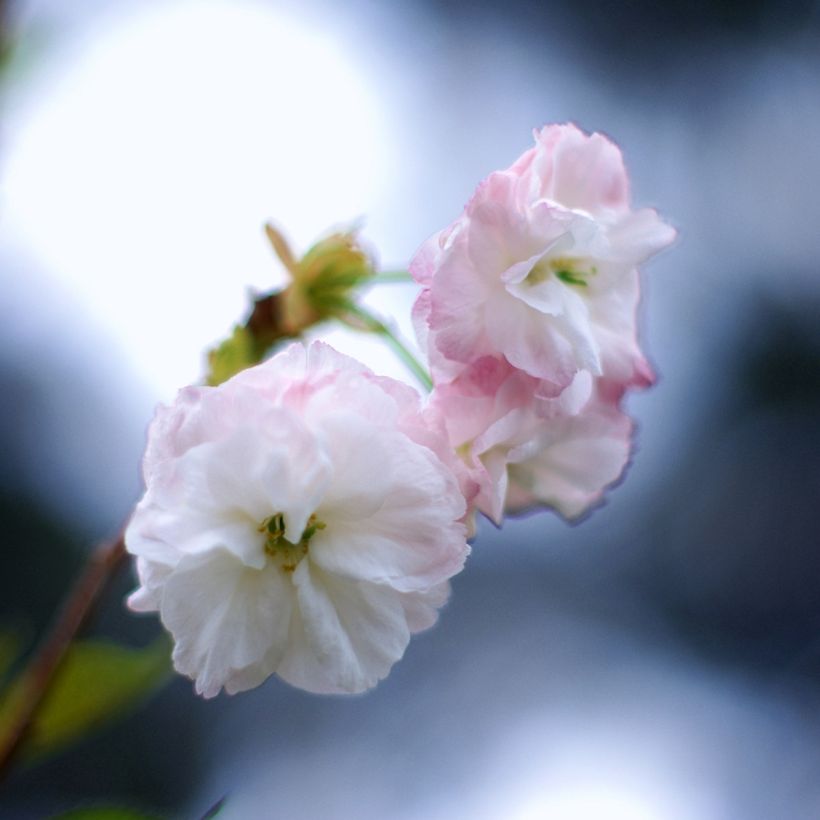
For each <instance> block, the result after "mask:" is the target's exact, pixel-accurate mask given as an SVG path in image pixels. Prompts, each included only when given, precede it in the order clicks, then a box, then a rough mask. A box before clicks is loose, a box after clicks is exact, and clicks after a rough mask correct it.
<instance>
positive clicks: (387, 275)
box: [366, 270, 415, 285]
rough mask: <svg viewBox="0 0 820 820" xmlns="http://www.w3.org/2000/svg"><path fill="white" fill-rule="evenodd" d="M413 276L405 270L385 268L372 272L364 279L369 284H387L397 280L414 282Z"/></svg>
mask: <svg viewBox="0 0 820 820" xmlns="http://www.w3.org/2000/svg"><path fill="white" fill-rule="evenodd" d="M414 281H415V280H414V279H413V277H412V276H411V275H410V274H409V273H408V272H407V271H406V270H385V271H380V272H379V273H374V274H373V276H371V277H370V278H369V279H367V280H366V282H367V284H371V285H389V284H393V283H397V282H414Z"/></svg>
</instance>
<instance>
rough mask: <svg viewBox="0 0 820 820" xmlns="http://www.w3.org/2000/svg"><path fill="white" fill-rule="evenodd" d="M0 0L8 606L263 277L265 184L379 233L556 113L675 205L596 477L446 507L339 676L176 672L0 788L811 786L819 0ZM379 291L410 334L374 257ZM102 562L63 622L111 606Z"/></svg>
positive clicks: (540, 797)
mask: <svg viewBox="0 0 820 820" xmlns="http://www.w3.org/2000/svg"><path fill="white" fill-rule="evenodd" d="M0 9H2V11H1V12H0V14H1V15H2V17H1V18H0V19H2V34H3V40H4V44H3V53H4V54H5V55H6V59H5V62H4V69H3V72H2V74H0V83H1V84H2V86H1V87H0V115H1V120H0V283H1V284H2V289H1V290H0V294H2V295H1V296H0V422H2V423H0V448H2V449H1V450H0V452H2V457H0V532H2V550H1V551H0V618H2V620H3V622H4V623H13V624H15V625H16V626H17V627H18V628H19V629H20V630H22V632H23V634H25V635H26V636H27V637H28V640H29V643H31V642H32V641H33V640H34V639H35V638H36V636H37V635H38V634H39V633H40V631H41V630H42V629H43V627H44V626H45V625H46V623H47V622H48V619H49V616H50V614H51V613H52V611H53V609H54V607H55V606H56V605H57V602H58V601H59V600H60V597H61V594H62V593H63V591H64V590H65V588H66V585H67V583H68V580H69V579H70V578H71V577H72V576H73V575H74V573H76V571H77V570H78V568H79V567H80V566H81V564H82V560H83V556H84V554H85V553H86V551H87V550H88V549H89V547H90V545H91V544H92V543H93V542H95V541H97V540H99V539H100V538H102V537H104V536H107V535H109V534H111V533H112V532H113V531H115V530H116V529H117V527H118V525H119V524H120V522H121V521H122V520H123V519H124V518H125V517H126V516H127V514H128V511H129V509H130V507H131V506H132V505H133V503H134V501H135V500H136V498H137V497H138V494H139V492H140V481H139V475H138V463H139V458H140V455H141V451H142V447H143V441H144V432H145V427H146V424H147V422H148V420H149V418H150V416H151V413H152V410H153V407H154V405H155V404H156V403H157V402H158V401H168V400H170V399H171V398H172V397H173V394H174V391H175V390H176V388H178V387H179V386H181V385H183V384H186V383H190V382H192V381H196V380H198V379H200V378H201V376H202V373H203V350H204V349H205V347H207V346H209V345H211V344H213V343H214V342H215V341H217V340H218V339H219V338H221V337H222V336H223V335H224V334H225V332H226V331H227V330H228V328H229V327H230V326H231V325H232V324H233V323H234V322H235V321H237V320H238V319H239V318H240V316H241V315H242V313H243V310H244V305H245V299H246V294H247V291H248V289H258V290H262V289H268V288H270V287H272V286H273V285H275V284H276V283H277V282H280V281H282V275H283V274H282V271H281V270H280V268H279V267H278V263H277V262H276V261H275V259H274V258H273V256H272V254H271V252H270V249H269V247H268V245H267V243H266V240H265V238H264V235H263V233H262V225H263V223H264V222H265V221H266V220H268V219H271V220H273V221H274V222H275V223H276V224H278V225H279V226H280V227H281V228H282V229H283V230H284V231H285V232H286V233H287V234H288V235H289V236H290V237H291V238H292V240H293V242H294V244H295V245H296V246H297V247H299V248H301V249H304V248H306V246H307V245H308V243H310V242H311V241H312V240H313V239H314V238H316V237H317V236H318V235H320V234H322V233H323V232H325V231H326V230H327V229H328V228H330V227H332V226H334V225H340V224H347V223H349V222H351V221H353V220H356V219H358V218H360V217H364V218H365V229H364V235H365V236H366V237H367V239H368V240H369V241H370V242H371V243H372V245H373V246H374V247H375V248H376V249H377V250H378V254H379V257H380V258H381V260H382V262H383V263H384V265H385V267H387V268H398V267H402V266H404V265H406V263H407V260H408V259H409V257H410V256H411V254H412V253H413V251H414V250H415V248H416V247H417V246H418V245H419V244H420V243H421V242H422V241H423V240H424V239H425V238H426V237H427V236H428V235H430V234H431V233H433V232H435V231H436V230H438V229H440V228H441V227H443V226H444V225H445V224H447V223H449V222H450V221H451V220H452V219H453V218H454V217H455V216H456V215H457V214H458V213H459V211H460V209H461V207H462V205H463V203H464V202H465V201H466V200H467V199H468V197H469V196H470V194H471V192H472V190H473V188H474V186H475V184H476V183H477V182H478V181H479V180H480V179H481V178H482V177H484V176H485V175H486V174H487V173H489V172H490V171H492V170H494V169H496V168H501V167H506V166H507V165H509V164H510V163H511V162H512V160H513V159H514V158H515V157H517V156H518V155H519V154H520V153H521V152H522V151H523V150H525V149H526V148H527V147H528V146H529V144H530V133H531V130H532V129H533V128H534V127H538V126H541V125H542V124H545V123H547V122H559V121H566V120H573V121H575V122H577V123H578V124H579V125H580V126H582V127H583V128H585V129H587V130H601V131H604V132H606V133H607V134H609V135H611V136H612V137H613V138H614V139H615V140H616V141H617V142H618V143H619V144H620V145H621V147H622V148H623V151H624V153H625V155H626V159H627V163H628V165H629V168H630V170H631V174H632V178H633V197H634V201H635V203H636V205H639V206H647V205H648V206H657V207H658V208H660V210H661V211H662V213H663V214H664V215H665V216H666V217H667V218H668V219H669V220H670V221H671V222H672V223H673V224H675V226H676V227H677V228H678V229H679V232H680V239H679V242H678V244H677V246H676V247H675V248H674V249H673V250H671V251H669V252H667V253H665V254H663V255H662V256H661V257H659V258H658V259H656V260H654V261H653V262H651V263H650V264H649V266H648V268H647V270H646V271H645V274H644V282H645V299H644V304H643V310H642V322H643V326H644V334H645V335H644V338H645V342H646V345H647V348H648V350H649V352H650V356H651V358H652V360H653V362H654V363H655V366H656V367H657V369H658V371H659V374H660V381H659V384H658V385H657V386H656V387H655V388H654V389H652V390H651V391H648V392H646V393H644V394H641V395H637V396H634V397H632V399H631V400H630V403H629V409H630V411H631V412H632V413H633V414H634V415H635V417H636V418H637V419H638V421H639V433H638V448H637V453H636V455H635V459H634V462H633V464H632V466H631V468H630V470H629V474H628V480H627V481H626V482H625V483H624V484H623V485H622V486H620V487H618V488H616V489H615V490H614V491H613V492H612V493H611V494H610V496H609V500H608V503H607V504H606V505H605V506H604V507H603V508H601V509H599V510H597V511H596V512H595V513H594V515H593V516H592V517H591V518H590V519H588V520H587V521H585V522H583V523H582V524H581V525H580V526H574V527H570V526H567V525H566V524H564V523H562V522H561V521H559V520H558V519H557V518H556V517H554V516H552V515H550V514H540V515H536V516H532V517H529V518H525V519H521V520H517V521H510V522H508V523H506V524H505V526H504V528H503V530H495V529H493V528H492V527H491V526H483V527H482V528H481V529H480V532H479V534H478V537H477V539H476V541H475V544H474V552H473V555H472V557H471V559H470V561H469V563H468V566H467V568H466V570H465V571H464V572H463V573H462V574H461V575H459V576H458V577H457V578H456V579H455V582H454V584H453V587H454V591H453V596H452V599H451V601H450V603H449V604H448V606H447V607H446V608H445V609H444V611H443V612H442V616H441V618H440V621H439V624H438V625H437V626H436V627H435V628H434V629H433V630H432V631H430V632H429V633H426V634H423V635H420V636H418V637H417V638H416V639H415V640H414V641H413V642H412V643H411V645H410V648H409V650H408V652H407V654H406V656H405V657H404V659H403V660H402V661H401V662H400V663H399V664H397V666H396V667H395V668H394V670H393V672H392V674H391V675H390V677H389V678H388V679H387V680H386V681H384V682H383V683H382V684H381V685H380V686H379V687H378V688H377V689H376V690H375V691H373V692H371V693H369V694H367V695H364V696H360V697H353V698H319V697H315V696H311V695H308V694H306V693H303V692H300V691H296V690H294V689H291V688H290V687H288V686H287V685H285V684H283V683H281V682H280V681H278V680H277V679H272V680H270V681H268V682H267V683H266V684H265V685H264V686H262V687H260V688H259V689H257V690H255V691H253V692H251V693H248V694H245V695H242V696H239V697H236V698H230V697H226V696H224V695H222V696H220V697H218V698H216V699H215V700H212V701H203V700H201V699H198V698H197V697H195V696H194V694H193V690H192V686H191V684H190V683H189V682H188V681H187V680H183V679H178V680H175V681H174V682H173V684H172V685H171V686H169V687H167V688H166V689H165V690H163V691H162V692H161V693H160V694H159V695H157V696H156V697H155V698H154V699H153V700H152V701H151V702H150V704H149V705H148V706H147V707H145V708H143V709H142V710H141V711H140V712H138V713H136V714H134V715H133V716H132V717H130V718H129V719H127V720H125V721H124V722H122V723H121V724H119V725H118V726H116V727H115V728H113V729H109V730H107V731H105V732H102V733H98V734H97V735H95V736H93V737H91V738H89V739H88V740H86V741H84V742H83V743H82V744H81V745H79V746H77V747H75V748H74V749H73V750H71V751H69V752H66V753H64V754H62V755H60V756H58V757H56V758H54V759H53V760H52V761H50V762H49V763H47V764H45V765H43V766H41V767H39V768H36V769H31V770H27V771H26V770H24V771H20V772H18V773H17V774H16V776H15V777H14V778H13V779H12V780H11V781H10V782H9V783H8V784H7V785H5V786H4V787H3V788H2V790H0V816H2V817H4V818H5V817H9V818H14V819H15V820H16V818H21V820H26V818H39V817H46V816H49V815H50V814H52V813H54V812H58V811H62V810H66V809H70V808H73V807H76V806H80V805H86V804H92V803H116V804H118V805H123V806H132V807H134V808H138V809H142V810H144V811H148V812H153V813H155V814H157V815H158V816H161V817H178V818H200V817H202V816H203V814H204V813H205V812H206V811H207V810H208V809H209V807H211V806H212V805H213V804H214V803H216V802H217V801H218V800H219V799H220V798H222V797H223V796H225V795H227V799H226V802H225V805H224V808H223V810H222V813H221V814H220V817H224V818H231V820H233V818H295V819H296V820H299V819H300V818H327V820H334V819H335V818H340V819H342V818H398V820H419V819H423V820H428V819H429V820H444V819H445V818H471V819H476V820H485V819H486V820H495V818H502V820H506V819H507V818H510V820H757V818H760V819H761V820H770V819H771V818H792V819H793V820H803V818H806V819H807V820H808V819H809V818H818V817H820V594H818V591H819V590H820V549H819V548H820V544H818V539H819V538H820V536H819V535H818V533H820V322H819V321H818V318H820V310H819V309H820V193H819V192H820V3H818V2H815V0H711V2H706V1H705V0H667V2H663V3H658V2H654V0H624V2H620V3H607V2H603V0H588V1H586V0H581V2H573V0H543V2H540V3H539V2H532V0H506V2H504V3H496V2H493V1H492V0H472V2H459V0H451V2H444V0H415V1H414V2H407V3H404V4H382V3H376V2H372V0H348V2H345V3H330V2H320V1H319V0H301V2H299V3H296V2H288V0H281V1H277V0H269V1H268V2H265V1H264V0H256V1H255V2H251V0H231V1H230V2H229V1H228V0H221V1H218V0H201V1H200V2H192V0H189V1H188V2H185V1H184V0H168V1H167V2H159V0H155V1H154V2H145V1H144V0H143V1H142V2H137V0H121V2H113V1H112V0H109V2H103V1H102V0H77V2H72V3H63V2H59V0H31V2H4V3H2V4H0ZM385 290H386V291H387V292H385V293H380V294H373V296H372V299H371V301H372V304H373V305H374V306H376V307H377V308H378V309H380V310H382V311H384V312H386V313H390V314H394V315H395V316H396V318H397V319H398V320H399V321H400V323H401V324H402V327H403V328H404V330H405V333H406V334H408V335H409V333H410V327H409V315H408V313H409V311H408V309H409V305H410V302H411V300H412V298H413V292H414V291H413V288H412V286H409V285H408V286H395V287H394V288H393V289H385ZM331 338H332V340H333V342H334V343H335V344H337V345H338V346H340V347H342V348H343V349H345V350H347V351H349V352H352V353H354V354H355V355H359V356H362V357H365V358H366V359H367V361H368V362H369V363H370V364H371V365H372V366H374V367H375V368H377V369H379V370H382V371H383V372H387V373H390V374H392V375H400V376H403V374H402V373H401V371H400V370H399V369H398V366H397V365H396V364H395V363H394V362H393V361H392V360H391V359H390V358H389V355H387V354H385V353H384V352H383V351H381V350H380V349H379V348H378V347H376V346H375V345H372V344H370V343H369V342H367V341H366V340H362V339H361V338H354V337H352V336H347V335H345V334H343V333H340V332H334V333H333V334H332V337H331ZM126 575H127V573H126ZM132 585H133V579H132V578H130V577H123V578H122V579H121V580H120V583H119V585H118V586H117V588H116V589H115V590H114V592H113V593H112V594H111V595H110V596H109V598H108V599H107V600H106V603H105V606H104V607H103V609H102V611H101V613H100V615H99V617H98V619H97V620H96V622H95V627H94V628H95V631H96V632H97V633H99V634H103V635H110V636H113V637H116V638H117V639H118V640H122V641H126V642H131V643H134V644H140V643H145V642H147V641H149V640H150V639H151V637H152V636H154V635H155V634H157V632H158V626H157V623H156V620H155V619H153V618H144V617H143V618H137V617H134V616H132V615H130V614H128V613H127V612H126V611H125V610H124V608H123V605H122V601H123V598H124V596H125V594H126V593H127V591H128V590H129V589H130V588H131V586H132Z"/></svg>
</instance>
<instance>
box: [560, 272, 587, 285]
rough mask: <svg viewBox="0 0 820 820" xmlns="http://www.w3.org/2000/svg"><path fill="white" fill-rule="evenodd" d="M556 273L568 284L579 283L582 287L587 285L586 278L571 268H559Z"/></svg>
mask: <svg viewBox="0 0 820 820" xmlns="http://www.w3.org/2000/svg"><path fill="white" fill-rule="evenodd" d="M555 275H556V276H557V277H558V278H559V279H560V280H561V281H562V282H564V283H565V284H567V285H579V286H580V287H582V288H585V287H586V286H587V281H586V279H583V278H581V274H578V273H575V272H574V271H571V270H557V271H555Z"/></svg>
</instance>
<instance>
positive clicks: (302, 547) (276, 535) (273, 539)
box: [258, 513, 326, 573]
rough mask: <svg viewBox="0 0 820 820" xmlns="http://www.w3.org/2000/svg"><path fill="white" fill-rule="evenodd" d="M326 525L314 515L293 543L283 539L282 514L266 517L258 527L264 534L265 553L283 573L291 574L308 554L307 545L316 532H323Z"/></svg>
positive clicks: (284, 528) (284, 527)
mask: <svg viewBox="0 0 820 820" xmlns="http://www.w3.org/2000/svg"><path fill="white" fill-rule="evenodd" d="M325 526H326V524H325V523H324V521H319V519H318V518H317V517H316V515H315V514H314V515H311V516H310V518H308V521H307V525H306V526H305V529H304V530H303V532H302V535H301V536H300V538H299V540H298V541H296V542H295V543H294V542H293V541H289V540H288V539H287V538H285V532H286V526H285V517H284V515H283V514H282V513H276V514H274V515H271V516H268V517H267V518H266V519H265V520H264V521H263V522H262V523H261V524H260V525H259V527H258V530H259V532H261V533H265V552H266V553H267V554H268V556H270V557H271V558H273V559H274V560H275V561H276V562H277V563H278V564H279V568H280V569H281V570H282V571H283V572H287V573H291V572H293V571H294V570H295V569H296V567H297V565H298V564H299V562H300V561H301V560H302V559H303V558H304V557H305V556H306V555H307V553H308V543H309V542H310V539H311V538H312V537H313V536H314V535H315V533H316V531H317V530H323V529H324V528H325Z"/></svg>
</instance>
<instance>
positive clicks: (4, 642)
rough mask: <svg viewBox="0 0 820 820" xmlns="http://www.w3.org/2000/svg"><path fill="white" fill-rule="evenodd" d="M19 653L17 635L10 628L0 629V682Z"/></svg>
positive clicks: (18, 638)
mask: <svg viewBox="0 0 820 820" xmlns="http://www.w3.org/2000/svg"><path fill="white" fill-rule="evenodd" d="M19 654H20V637H19V635H18V634H17V633H16V632H12V630H10V629H3V630H0V683H3V681H4V680H5V679H6V675H8V673H9V672H10V671H11V667H12V665H13V664H14V662H15V661H16V660H17V657H18V656H19Z"/></svg>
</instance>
